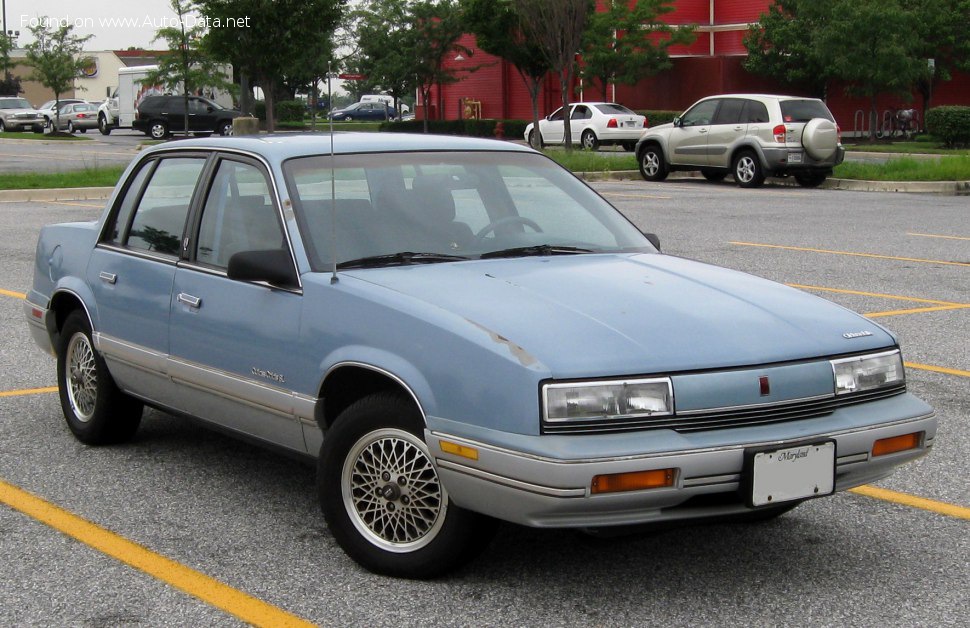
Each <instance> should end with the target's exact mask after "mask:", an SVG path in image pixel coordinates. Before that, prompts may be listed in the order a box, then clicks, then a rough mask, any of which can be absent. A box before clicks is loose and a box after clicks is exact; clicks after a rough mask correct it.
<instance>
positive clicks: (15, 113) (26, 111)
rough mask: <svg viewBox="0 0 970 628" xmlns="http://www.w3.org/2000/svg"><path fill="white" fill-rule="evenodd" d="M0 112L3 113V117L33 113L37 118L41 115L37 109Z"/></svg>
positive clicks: (4, 110)
mask: <svg viewBox="0 0 970 628" xmlns="http://www.w3.org/2000/svg"><path fill="white" fill-rule="evenodd" d="M0 111H3V114H4V115H11V114H13V115H17V114H21V113H33V114H36V115H38V116H39V115H42V114H41V112H40V111H38V110H37V109H0Z"/></svg>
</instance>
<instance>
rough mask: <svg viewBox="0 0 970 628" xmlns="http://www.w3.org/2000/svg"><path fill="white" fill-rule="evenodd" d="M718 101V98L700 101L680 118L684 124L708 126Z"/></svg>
mask: <svg viewBox="0 0 970 628" xmlns="http://www.w3.org/2000/svg"><path fill="white" fill-rule="evenodd" d="M718 102H719V101H717V100H705V101H704V102H702V103H698V104H697V105H695V106H694V107H692V108H691V109H690V111H688V112H687V113H685V114H684V115H683V117H682V118H681V119H680V121H681V123H682V126H706V125H708V124H710V123H711V119H712V118H713V117H714V110H715V109H717V103H718Z"/></svg>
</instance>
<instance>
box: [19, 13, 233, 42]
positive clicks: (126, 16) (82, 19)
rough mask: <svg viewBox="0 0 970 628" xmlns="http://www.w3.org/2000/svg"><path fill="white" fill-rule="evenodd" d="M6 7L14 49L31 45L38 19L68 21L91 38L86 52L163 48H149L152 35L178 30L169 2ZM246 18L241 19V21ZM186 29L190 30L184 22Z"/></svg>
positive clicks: (81, 33) (53, 22) (54, 22)
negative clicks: (13, 32)
mask: <svg viewBox="0 0 970 628" xmlns="http://www.w3.org/2000/svg"><path fill="white" fill-rule="evenodd" d="M2 2H3V4H4V5H5V7H6V14H7V25H6V26H5V27H4V30H18V31H20V37H19V38H18V39H17V43H16V46H17V47H20V48H22V47H23V46H24V45H25V44H27V43H29V42H30V41H32V39H33V38H32V37H31V35H30V30H29V27H30V25H31V22H32V21H33V23H36V20H38V19H47V20H49V21H50V20H52V22H51V23H52V24H54V25H57V26H59V25H60V24H62V23H64V21H67V22H68V23H70V24H72V25H74V32H75V33H76V34H78V35H89V34H90V35H94V38H93V39H91V40H90V41H89V42H88V43H87V45H86V46H85V49H87V50H91V51H94V50H124V49H125V48H128V47H130V46H135V47H138V48H164V47H165V44H164V42H157V43H156V44H154V45H153V44H152V39H153V38H154V37H155V32H156V31H157V30H158V29H159V28H162V27H165V26H177V20H176V17H175V12H174V11H172V9H171V4H170V2H169V0H129V1H128V2H124V1H119V0H2ZM244 17H245V16H240V18H244ZM186 26H192V23H191V21H190V20H189V21H187V23H186Z"/></svg>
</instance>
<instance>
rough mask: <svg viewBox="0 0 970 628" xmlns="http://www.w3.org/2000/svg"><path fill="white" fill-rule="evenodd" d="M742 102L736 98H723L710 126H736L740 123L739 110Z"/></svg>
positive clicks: (742, 104) (741, 107) (742, 106)
mask: <svg viewBox="0 0 970 628" xmlns="http://www.w3.org/2000/svg"><path fill="white" fill-rule="evenodd" d="M743 108H744V101H743V100H740V99H738V98H725V99H724V100H722V101H721V106H720V107H718V109H717V115H715V116H714V120H713V121H712V122H711V124H737V123H738V122H740V121H741V109H743Z"/></svg>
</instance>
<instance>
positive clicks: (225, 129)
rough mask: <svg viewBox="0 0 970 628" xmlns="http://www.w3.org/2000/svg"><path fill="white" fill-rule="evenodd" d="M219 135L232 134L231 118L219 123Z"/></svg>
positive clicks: (226, 135)
mask: <svg viewBox="0 0 970 628" xmlns="http://www.w3.org/2000/svg"><path fill="white" fill-rule="evenodd" d="M219 135H222V136H224V137H229V136H231V135H232V120H226V121H225V122H223V123H221V124H220V125H219Z"/></svg>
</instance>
